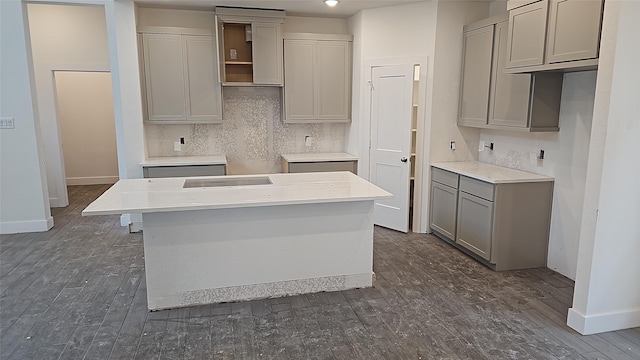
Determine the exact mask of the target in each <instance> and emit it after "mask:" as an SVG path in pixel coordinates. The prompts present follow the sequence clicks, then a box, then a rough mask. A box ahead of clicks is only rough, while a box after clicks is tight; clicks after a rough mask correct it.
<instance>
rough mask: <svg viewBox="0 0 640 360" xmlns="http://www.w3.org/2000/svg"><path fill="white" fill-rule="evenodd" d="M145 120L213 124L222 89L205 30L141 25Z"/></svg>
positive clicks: (218, 117) (212, 40) (219, 114)
mask: <svg viewBox="0 0 640 360" xmlns="http://www.w3.org/2000/svg"><path fill="white" fill-rule="evenodd" d="M140 31H141V36H140V37H141V42H142V64H143V74H144V77H143V79H142V81H143V84H144V86H143V89H144V92H143V98H144V99H145V102H146V107H145V119H146V120H147V121H149V122H156V123H165V124H166V123H218V122H221V121H222V93H221V88H220V81H219V79H218V72H217V57H216V56H215V37H214V36H212V35H211V31H210V30H204V29H203V30H198V29H183V28H158V27H155V28H142V29H140Z"/></svg>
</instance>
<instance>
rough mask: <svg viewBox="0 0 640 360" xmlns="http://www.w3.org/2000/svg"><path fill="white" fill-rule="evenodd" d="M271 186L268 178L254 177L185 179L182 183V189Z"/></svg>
mask: <svg viewBox="0 0 640 360" xmlns="http://www.w3.org/2000/svg"><path fill="white" fill-rule="evenodd" d="M270 184H273V183H272V182H271V179H269V177H268V176H256V177H247V178H235V179H227V178H224V177H221V178H218V179H187V180H185V181H184V185H183V186H182V188H183V189H187V188H198V187H217V186H241V185H270Z"/></svg>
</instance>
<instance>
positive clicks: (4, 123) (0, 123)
mask: <svg viewBox="0 0 640 360" xmlns="http://www.w3.org/2000/svg"><path fill="white" fill-rule="evenodd" d="M13 128H14V124H13V118H12V117H0V129H13Z"/></svg>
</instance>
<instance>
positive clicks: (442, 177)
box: [431, 167, 458, 189]
mask: <svg viewBox="0 0 640 360" xmlns="http://www.w3.org/2000/svg"><path fill="white" fill-rule="evenodd" d="M431 180H433V181H435V182H438V183H440V184H444V185H447V186H451V187H452V188H455V189H457V188H458V174H456V173H452V172H451V171H447V170H442V169H438V168H436V167H432V168H431Z"/></svg>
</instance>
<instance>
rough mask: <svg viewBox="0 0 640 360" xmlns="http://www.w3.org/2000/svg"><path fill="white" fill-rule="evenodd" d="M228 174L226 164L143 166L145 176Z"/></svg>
mask: <svg viewBox="0 0 640 360" xmlns="http://www.w3.org/2000/svg"><path fill="white" fill-rule="evenodd" d="M219 175H226V166H225V165H185V166H154V167H145V168H143V176H144V177H145V178H164V177H183V176H219Z"/></svg>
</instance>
